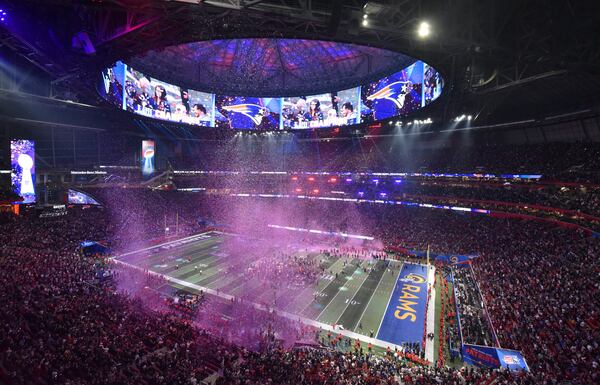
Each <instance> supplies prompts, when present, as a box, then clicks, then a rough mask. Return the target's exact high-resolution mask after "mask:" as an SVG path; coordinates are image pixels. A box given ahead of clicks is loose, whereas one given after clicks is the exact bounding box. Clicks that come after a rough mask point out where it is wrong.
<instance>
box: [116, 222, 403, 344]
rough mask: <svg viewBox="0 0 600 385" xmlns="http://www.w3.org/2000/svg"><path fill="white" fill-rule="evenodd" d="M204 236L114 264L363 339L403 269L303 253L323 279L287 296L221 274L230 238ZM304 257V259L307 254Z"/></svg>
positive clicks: (170, 287)
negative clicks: (249, 300) (245, 298)
mask: <svg viewBox="0 0 600 385" xmlns="http://www.w3.org/2000/svg"><path fill="white" fill-rule="evenodd" d="M209 235H210V236H206V237H205V238H204V239H196V240H193V241H192V242H189V243H185V244H181V245H176V246H173V245H170V247H169V248H164V247H158V248H155V249H149V250H142V251H139V252H134V253H129V254H127V255H123V256H120V257H118V259H119V260H121V261H124V262H127V263H130V264H132V265H135V266H138V267H141V268H143V269H147V270H149V271H153V272H156V273H160V274H164V275H165V276H168V277H172V278H177V279H180V280H183V281H186V282H189V283H192V284H195V285H198V286H201V287H205V288H209V289H214V290H217V289H218V290H219V292H221V293H224V294H230V295H233V296H237V295H241V294H242V293H243V294H245V295H247V294H248V293H253V294H254V293H255V297H254V300H253V302H255V303H269V304H272V303H274V302H273V301H276V302H275V303H277V304H279V303H283V304H284V305H283V306H284V307H283V308H281V310H285V311H287V312H289V313H292V314H297V315H301V316H303V317H306V318H308V319H312V320H316V321H319V322H322V323H325V324H329V325H334V324H337V325H342V326H343V327H344V329H346V330H351V331H354V332H356V333H359V334H362V335H365V336H369V335H370V334H371V333H373V335H374V336H376V335H377V331H378V330H379V326H380V324H381V321H382V317H383V315H384V313H385V310H386V307H387V304H388V300H389V298H390V295H391V293H392V291H393V289H394V286H395V283H396V279H397V277H398V272H399V271H400V269H401V267H402V263H401V262H398V261H389V260H388V261H380V260H358V259H347V258H340V257H335V256H326V255H321V254H318V253H308V254H307V258H316V259H317V260H318V261H319V264H320V266H321V267H322V268H324V273H323V274H322V276H321V277H320V279H319V280H318V281H317V282H316V283H315V284H314V285H313V286H311V287H308V288H305V289H303V290H298V291H296V292H295V293H294V294H293V296H292V295H290V293H289V291H285V292H284V291H282V290H278V289H277V288H271V287H267V288H264V287H259V285H260V283H259V281H257V280H251V281H246V280H243V279H240V278H241V277H238V276H236V275H235V274H227V273H226V268H227V267H228V265H229V263H231V261H228V258H227V256H226V255H225V254H224V253H223V252H222V251H221V249H220V245H221V244H222V243H223V241H224V240H225V238H226V237H229V236H230V235H225V234H220V233H210V234H209ZM274 251H275V249H274ZM300 253H301V252H300V251H299V254H300ZM303 254H305V255H306V252H304V253H303ZM250 262H251V260H249V261H248V263H250ZM336 275H337V277H336ZM156 290H158V291H160V292H161V293H164V294H165V295H168V294H169V293H172V292H174V291H176V290H187V291H191V292H194V291H196V290H195V289H193V288H188V287H186V286H183V285H178V284H176V283H172V282H170V283H167V284H164V285H162V286H161V287H158V288H156Z"/></svg>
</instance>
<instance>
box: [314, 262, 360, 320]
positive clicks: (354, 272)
mask: <svg viewBox="0 0 600 385" xmlns="http://www.w3.org/2000/svg"><path fill="white" fill-rule="evenodd" d="M363 263H364V262H363ZM362 269H363V267H362V263H361V266H360V267H359V268H358V269H356V270H354V271H353V272H352V275H351V276H350V277H351V278H352V277H354V274H356V272H357V271H361V270H362ZM348 283H350V280H347V281H346V283H344V284H343V285H342V286H340V289H341V288H342V287H345V286H346V285H347V284H348ZM340 289H338V291H337V293H335V295H334V296H333V298H331V301H329V303H328V304H327V305H325V307H324V308H323V310H321V312H320V313H319V315H318V316H316V317H315V319H317V320H318V319H319V317H321V315H323V313H324V312H325V310H327V308H328V307H329V305H331V304H332V303H333V301H335V297H337V296H338V295H339V294H340V293H341V292H342V290H340Z"/></svg>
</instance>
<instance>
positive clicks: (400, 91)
mask: <svg viewBox="0 0 600 385" xmlns="http://www.w3.org/2000/svg"><path fill="white" fill-rule="evenodd" d="M411 85H412V83H411V82H410V81H399V82H394V83H390V84H388V85H387V86H385V87H383V88H382V89H380V90H379V91H377V92H375V93H374V94H373V95H370V96H368V97H367V100H377V99H387V100H390V101H392V102H393V103H394V104H395V105H396V106H397V107H398V109H402V107H403V106H404V99H405V98H406V95H407V94H408V93H409V92H410V90H411Z"/></svg>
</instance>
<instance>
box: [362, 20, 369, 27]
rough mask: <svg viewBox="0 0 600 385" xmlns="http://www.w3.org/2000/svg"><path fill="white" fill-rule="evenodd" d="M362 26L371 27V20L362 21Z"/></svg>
mask: <svg viewBox="0 0 600 385" xmlns="http://www.w3.org/2000/svg"><path fill="white" fill-rule="evenodd" d="M362 25H363V27H368V26H369V20H367V19H364V20H363V21H362Z"/></svg>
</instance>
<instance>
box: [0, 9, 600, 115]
mask: <svg viewBox="0 0 600 385" xmlns="http://www.w3.org/2000/svg"><path fill="white" fill-rule="evenodd" d="M3 8H4V9H5V11H7V15H6V20H5V21H3V22H2V23H0V53H1V54H6V55H5V56H7V57H9V56H10V57H14V56H19V57H20V58H21V59H20V60H21V61H22V62H26V63H29V64H30V65H31V66H32V67H34V68H35V70H37V71H39V72H40V73H43V74H44V75H45V76H47V77H49V78H50V80H51V81H52V83H51V86H52V93H51V96H52V97H57V98H62V99H72V100H78V101H83V102H88V103H95V102H96V100H94V97H95V89H94V87H93V84H94V82H95V81H96V76H97V74H98V71H99V70H100V69H101V68H103V67H106V66H107V65H109V64H111V63H112V62H114V61H115V60H124V61H126V62H128V61H129V60H131V61H132V63H137V64H141V63H138V62H137V60H138V58H140V57H141V55H144V54H146V55H148V57H150V56H153V58H152V60H156V61H155V63H156V67H155V68H153V71H148V72H156V74H157V75H156V76H157V78H159V79H160V77H164V78H165V79H160V80H165V81H168V80H169V79H174V78H180V79H182V80H186V82H177V83H181V84H182V85H185V84H186V83H188V84H190V85H192V83H193V84H195V85H196V86H199V85H200V82H205V83H206V84H207V86H210V87H214V86H216V85H217V84H221V86H223V87H225V88H226V87H230V88H229V90H230V91H235V90H236V89H237V90H240V92H241V90H242V89H248V87H250V86H251V85H252V84H253V85H254V87H255V89H256V90H257V91H259V93H268V92H269V89H271V90H272V89H273V88H270V87H276V86H277V87H281V86H282V85H283V86H284V87H288V86H289V87H290V88H292V87H291V86H292V85H293V84H295V85H297V86H298V87H300V88H301V87H303V86H307V84H310V85H311V86H313V85H314V84H315V83H319V82H312V81H311V82H310V83H309V82H307V80H306V79H313V78H316V79H319V81H323V82H326V81H329V82H339V84H350V83H352V81H353V80H354V79H353V76H354V75H355V74H353V73H352V71H351V69H352V67H353V66H355V68H356V67H357V66H358V71H357V74H356V77H361V76H363V75H364V76H369V75H370V74H373V76H377V75H376V73H377V72H378V71H383V72H385V71H386V70H387V69H389V68H390V66H391V65H392V64H393V63H401V62H402V60H403V57H402V56H394V55H391V56H389V55H386V60H382V61H378V60H374V61H373V66H372V67H371V68H365V67H360V66H359V65H358V62H359V61H360V59H349V60H342V61H341V62H337V61H336V59H339V58H340V57H345V55H354V54H356V55H359V56H362V57H365V58H371V60H373V58H375V55H374V53H373V52H374V51H372V50H371V48H361V49H358V48H353V49H348V45H340V46H339V47H338V48H337V49H333V52H329V53H325V52H324V51H321V52H324V53H322V54H319V55H318V56H317V57H318V59H315V60H311V55H309V54H308V52H311V50H313V51H312V52H314V50H321V48H322V46H323V44H324V43H314V42H310V40H319V41H339V42H346V43H353V44H356V45H362V46H368V47H377V48H381V49H384V50H388V51H392V52H400V53H404V54H407V55H409V56H410V57H414V58H418V59H421V60H423V61H425V62H427V63H429V64H431V65H432V66H434V67H435V68H436V69H437V70H439V71H440V72H441V73H442V76H443V78H444V80H445V81H446V85H447V87H445V91H444V95H443V96H442V97H441V98H440V100H439V101H437V102H436V103H434V104H432V105H431V106H429V107H428V108H427V109H426V110H427V111H423V113H426V114H428V116H430V117H432V119H433V120H434V121H436V122H437V121H445V122H450V121H452V120H453V119H454V118H455V117H456V116H459V115H461V114H471V115H473V116H474V117H476V119H475V123H477V124H494V123H504V122H510V121H515V120H520V119H531V118H534V119H537V118H540V117H544V116H548V115H556V114H561V113H565V112H573V111H576V110H577V109H582V108H588V109H589V108H591V109H592V110H594V109H596V108H597V106H598V104H599V103H600V92H598V89H599V88H600V44H598V36H600V9H599V8H600V2H597V1H587V0H586V1H584V0H582V1H544V0H506V1H502V2H499V1H497V0H477V1H474V0H377V1H365V0H360V1H359V0H327V1H326V0H312V1H304V0H252V1H250V0H204V1H201V2H199V1H197V0H181V1H159V0H154V1H148V0H98V1H94V2H87V1H66V0H48V1H45V2H40V1H33V0H5V1H4V2H3ZM422 20H427V21H428V22H429V24H430V25H431V35H430V36H429V37H428V38H427V39H421V38H420V37H419V36H418V35H417V34H416V29H417V27H418V25H419V23H420V22H421V21H422ZM248 38H270V39H277V40H270V43H269V44H267V43H264V42H265V40H260V39H259V40H247V39H248ZM230 39H234V40H230ZM235 39H242V40H235ZM280 39H302V40H301V41H302V43H300V47H301V48H300V49H299V51H302V52H300V53H297V54H296V53H295V55H297V56H298V60H299V61H300V62H301V63H309V64H311V65H312V66H314V69H313V70H312V71H311V72H302V71H300V70H295V69H293V68H291V67H290V66H289V63H294V62H295V59H296V58H292V57H291V55H289V54H287V53H284V52H281V53H280V52H277V49H279V50H281V48H282V46H281V44H279V43H276V42H281V41H287V40H280ZM311 44H314V46H311ZM284 45H285V44H284ZM290 46H291V44H290ZM240 47H241V48H242V49H248V50H253V49H259V50H260V49H264V50H273V51H274V52H275V54H274V55H266V54H264V55H262V59H264V60H262V61H258V63H259V64H260V65H261V68H260V70H259V71H247V69H248V68H255V67H257V66H258V65H257V64H256V63H253V62H244V61H243V60H242V59H241V58H242V56H241V55H240V57H239V58H237V59H235V60H232V61H231V63H229V64H227V65H225V66H223V67H219V66H218V62H219V60H223V62H224V61H226V60H225V58H226V57H227V55H228V54H229V53H230V52H233V51H234V50H236V49H239V48H240ZM343 47H345V48H343ZM346 49H348V51H346ZM161 50H162V51H161ZM213 50H214V52H213ZM179 52H185V53H186V55H188V56H185V55H184V56H183V57H181V56H177V54H178V53H179ZM202 52H208V53H209V54H208V55H207V56H203V55H201V53H202ZM211 52H213V53H211ZM165 55H166V56H168V57H169V58H170V60H171V61H172V62H173V63H174V64H181V69H180V70H179V71H177V70H174V71H173V70H169V69H168V67H165V66H164V65H163V64H164V60H163V59H162V57H164V56H165ZM194 55H196V56H194ZM399 55H401V54H399ZM259 56H260V55H259ZM186 57H187V59H186ZM250 57H253V56H252V55H250ZM350 57H352V56H350ZM191 58H195V59H194V60H191ZM195 60H198V61H197V62H196V61H195ZM365 60H367V59H365ZM406 60H409V59H406ZM344 62H346V63H345V64H344ZM206 66H208V67H206ZM19 68H21V67H20V66H19ZM199 68H201V69H203V70H204V69H205V68H211V70H210V71H212V72H211V74H216V75H211V76H210V78H209V79H202V78H201V77H200V74H199V72H200V70H199ZM147 69H148V70H149V69H150V68H147ZM244 71H245V72H250V73H253V74H255V75H253V76H255V78H252V77H251V76H247V75H248V74H247V73H246V74H244ZM23 72H24V74H23V76H28V75H29V74H30V73H33V71H29V70H24V71H23ZM240 74H244V76H243V77H242V78H240ZM332 74H342V75H341V76H344V78H343V79H342V78H341V76H337V77H335V78H334V77H332ZM159 75H160V77H159ZM346 75H347V76H348V77H347V78H346V77H345V76H346ZM167 77H168V78H167ZM183 78H185V79H183ZM326 78H329V79H327V80H322V79H326ZM189 79H192V80H189ZM21 83H22V84H26V82H21ZM234 83H235V84H234ZM90 85H92V86H90ZM275 85H276V86H275ZM190 88H191V87H190ZM198 88H201V87H198ZM225 88H221V89H222V90H224V89H225ZM323 88H329V87H326V86H325V85H324V86H323ZM315 90H316V89H315ZM244 93H245V92H244ZM256 96H260V95H256Z"/></svg>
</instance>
